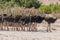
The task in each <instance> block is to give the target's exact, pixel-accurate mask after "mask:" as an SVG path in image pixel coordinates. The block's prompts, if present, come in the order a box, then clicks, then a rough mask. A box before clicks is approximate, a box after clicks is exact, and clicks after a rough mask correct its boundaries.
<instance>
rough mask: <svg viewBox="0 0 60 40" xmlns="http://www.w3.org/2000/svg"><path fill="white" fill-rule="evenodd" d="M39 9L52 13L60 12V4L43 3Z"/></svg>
mask: <svg viewBox="0 0 60 40" xmlns="http://www.w3.org/2000/svg"><path fill="white" fill-rule="evenodd" d="M39 10H42V11H44V12H45V13H47V14H49V13H52V12H59V11H60V5H56V4H50V5H41V6H40V7H39Z"/></svg>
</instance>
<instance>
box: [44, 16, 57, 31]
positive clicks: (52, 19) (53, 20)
mask: <svg viewBox="0 0 60 40" xmlns="http://www.w3.org/2000/svg"><path fill="white" fill-rule="evenodd" d="M56 20H57V18H56V17H53V16H52V15H48V16H46V17H45V21H46V22H47V23H48V27H47V32H48V31H50V32H52V31H51V23H55V21H56Z"/></svg>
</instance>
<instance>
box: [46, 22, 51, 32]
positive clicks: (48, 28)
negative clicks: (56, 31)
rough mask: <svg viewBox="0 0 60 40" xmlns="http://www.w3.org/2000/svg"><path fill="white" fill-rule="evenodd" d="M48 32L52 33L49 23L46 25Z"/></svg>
mask: <svg viewBox="0 0 60 40" xmlns="http://www.w3.org/2000/svg"><path fill="white" fill-rule="evenodd" d="M48 31H50V32H52V31H51V23H48V27H47V32H48Z"/></svg>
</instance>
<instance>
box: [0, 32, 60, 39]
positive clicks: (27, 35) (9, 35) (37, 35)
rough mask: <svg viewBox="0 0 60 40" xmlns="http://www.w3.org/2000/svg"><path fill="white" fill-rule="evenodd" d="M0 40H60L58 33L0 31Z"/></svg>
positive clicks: (59, 33)
mask: <svg viewBox="0 0 60 40" xmlns="http://www.w3.org/2000/svg"><path fill="white" fill-rule="evenodd" d="M0 40H60V31H58V32H22V31H20V32H17V31H0Z"/></svg>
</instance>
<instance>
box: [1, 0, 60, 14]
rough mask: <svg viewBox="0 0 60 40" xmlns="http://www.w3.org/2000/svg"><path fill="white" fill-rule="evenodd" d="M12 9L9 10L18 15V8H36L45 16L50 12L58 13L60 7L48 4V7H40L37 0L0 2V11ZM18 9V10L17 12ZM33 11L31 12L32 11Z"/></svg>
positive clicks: (4, 0) (7, 0)
mask: <svg viewBox="0 0 60 40" xmlns="http://www.w3.org/2000/svg"><path fill="white" fill-rule="evenodd" d="M10 7H11V8H12V9H11V10H13V9H14V8H16V9H15V12H16V13H17V14H20V13H21V12H19V11H21V10H22V9H19V8H22V7H24V8H28V9H29V8H33V7H34V8H36V9H39V11H44V13H46V14H50V13H52V12H60V5H59V4H50V5H42V4H41V3H39V1H37V0H0V11H1V9H3V10H2V11H4V10H6V9H9V8H10ZM18 9H19V10H18ZM32 11H33V10H32ZM13 13H14V12H13Z"/></svg>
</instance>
